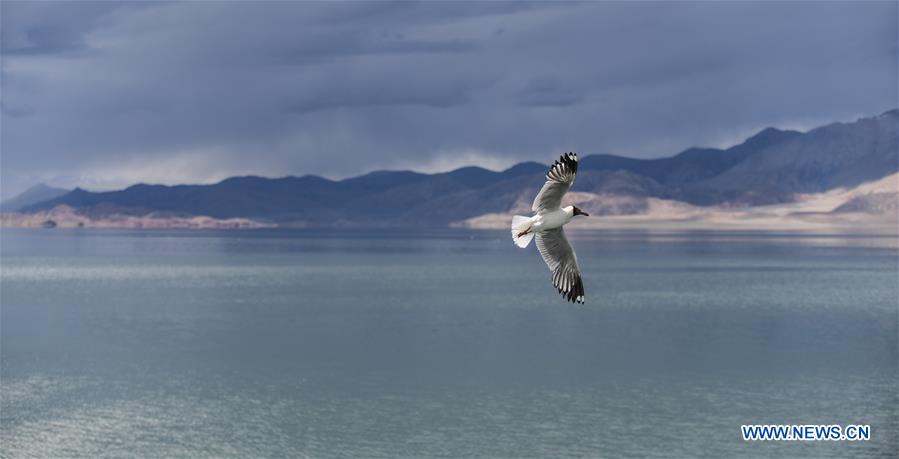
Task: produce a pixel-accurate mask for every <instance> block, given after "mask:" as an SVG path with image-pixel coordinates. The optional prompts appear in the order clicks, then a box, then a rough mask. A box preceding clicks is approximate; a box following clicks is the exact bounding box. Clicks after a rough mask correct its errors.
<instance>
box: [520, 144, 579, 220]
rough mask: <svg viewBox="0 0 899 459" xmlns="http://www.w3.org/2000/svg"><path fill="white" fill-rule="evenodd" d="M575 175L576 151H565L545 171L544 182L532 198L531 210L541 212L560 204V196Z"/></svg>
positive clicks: (566, 190) (563, 193)
mask: <svg viewBox="0 0 899 459" xmlns="http://www.w3.org/2000/svg"><path fill="white" fill-rule="evenodd" d="M575 175H577V153H565V154H564V155H562V156H561V157H560V158H559V159H558V160H557V161H556V162H554V163H553V165H552V166H550V168H549V172H547V173H546V183H544V184H543V188H541V189H540V193H538V194H537V197H536V198H535V199H534V205H532V206H531V210H533V211H534V212H542V211H544V210H555V209H558V208H559V207H560V206H561V205H562V196H565V193H567V192H568V189H569V188H571V184H572V183H574V176H575Z"/></svg>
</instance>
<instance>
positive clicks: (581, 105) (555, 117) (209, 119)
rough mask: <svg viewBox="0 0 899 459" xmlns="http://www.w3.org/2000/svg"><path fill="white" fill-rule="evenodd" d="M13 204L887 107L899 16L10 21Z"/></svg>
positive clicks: (336, 171)
mask: <svg viewBox="0 0 899 459" xmlns="http://www.w3.org/2000/svg"><path fill="white" fill-rule="evenodd" d="M0 5H2V6H0V8H2V96H0V97H2V138H0V140H2V157H0V166H2V193H3V196H4V197H9V196H11V194H12V193H15V192H18V191H21V190H22V189H24V188H26V187H27V186H30V185H32V184H34V183H37V182H41V181H43V182H47V183H50V184H54V185H59V186H65V187H73V186H82V187H86V188H89V189H108V188H113V187H122V186H126V185H129V184H132V183H135V182H150V183H185V182H190V183H209V182H214V181H217V180H219V179H221V178H224V177H227V176H230V175H243V174H259V175H266V176H283V175H290V174H293V175H303V174H309V173H311V174H320V175H324V176H326V177H331V178H341V177H347V176H352V175H356V174H360V173H364V172H368V171H371V170H376V169H397V168H411V169H414V170H420V171H428V172H432V171H439V170H449V169H452V168H455V167H458V166H462V165H468V164H479V165H481V166H484V167H487V168H491V169H502V168H504V167H506V166H508V165H511V164H514V163H516V162H519V161H523V160H537V161H540V162H544V163H546V162H550V161H551V160H552V159H553V157H554V156H556V155H557V154H558V153H560V152H562V151H567V150H575V151H578V152H580V153H582V154H592V153H603V152H609V153H617V154H622V155H627V156H633V157H656V156H668V155H671V154H674V153H677V152H678V151H680V150H682V149H684V148H686V147H689V146H727V145H730V144H734V143H738V142H739V141H741V140H742V139H744V138H745V137H746V136H748V135H751V134H753V133H754V132H755V131H758V130H760V129H761V128H763V127H765V126H777V127H783V128H798V129H807V128H810V127H814V126H817V125H820V124H825V123H828V122H831V121H852V120H854V119H856V118H858V117H860V116H869V115H875V114H878V113H880V112H883V111H886V110H888V109H891V108H894V107H896V105H897V81H899V75H897V52H899V45H897V33H899V32H897V3H896V2H879V3H859V2H852V3H837V2H826V3H812V2H802V3H790V4H783V3H773V2H752V3H708V2H703V3H629V4H624V3H586V4H579V3H553V4H548V3H546V4H544V3H520V2H516V3H498V2H489V3H477V4H472V3H459V2H440V3H385V2H365V3H346V2H341V3H330V4H324V3H309V2H303V3H299V2H296V3H291V2H277V3H275V2H271V3H250V2H245V3H242V2H221V3H215V2H194V3H153V2H150V3H138V4H134V3H132V4H123V3H110V2H102V3H86V2H82V3H77V2H76V3H65V4H55V3H48V2H37V3H15V2H11V1H3V2H2V3H0Z"/></svg>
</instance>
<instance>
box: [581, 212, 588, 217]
mask: <svg viewBox="0 0 899 459" xmlns="http://www.w3.org/2000/svg"><path fill="white" fill-rule="evenodd" d="M581 215H583V216H585V217H589V216H590V214H588V213H587V212H584V211H581Z"/></svg>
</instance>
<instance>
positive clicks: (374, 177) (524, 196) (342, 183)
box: [21, 110, 899, 227]
mask: <svg viewBox="0 0 899 459" xmlns="http://www.w3.org/2000/svg"><path fill="white" fill-rule="evenodd" d="M897 131H899V110H891V111H888V112H885V113H883V114H881V115H879V116H876V117H871V118H862V119H859V120H857V121H855V122H852V123H833V124H829V125H826V126H822V127H819V128H816V129H813V130H811V131H809V132H806V133H801V132H796V131H784V130H779V129H775V128H767V129H764V130H762V131H761V132H759V133H757V134H756V135H754V136H752V137H750V138H749V139H747V140H746V141H745V142H743V143H741V144H739V145H735V146H733V147H730V148H727V149H716V148H690V149H687V150H684V151H683V152H681V153H679V154H677V155H674V156H671V157H666V158H657V159H634V158H627V157H623V156H616V155H607V154H601V155H586V156H584V155H583V153H582V157H581V161H580V165H579V172H578V178H577V181H576V182H575V185H574V188H573V189H572V191H576V192H584V193H591V194H593V195H598V196H618V197H626V198H629V199H631V198H632V199H637V200H639V199H648V198H657V199H664V200H671V201H682V202H684V203H686V204H689V205H694V206H709V205H725V206H757V205H765V204H777V203H785V202H791V201H792V200H794V199H796V196H797V195H800V194H803V193H817V192H822V191H826V190H829V189H833V188H837V187H852V186H855V185H858V184H860V183H863V182H865V181H869V180H876V179H879V178H882V177H885V176H887V175H890V174H892V173H895V172H896V171H897V170H899V148H897V138H899V132H897ZM557 153H560V152H554V153H553V155H555V154H557ZM546 168H547V166H546V165H543V164H539V163H535V162H526V163H520V164H517V165H514V166H512V167H510V168H509V169H506V170H504V171H501V172H494V171H489V170H486V169H482V168H479V167H473V166H472V167H464V168H461V169H457V170H454V171H451V172H444V173H439V174H422V173H417V172H411V171H377V172H372V173H369V174H365V175H362V176H358V177H353V178H348V179H344V180H339V181H334V180H329V179H325V178H322V177H318V176H313V175H306V176H302V177H294V176H289V177H282V178H264V177H256V176H244V177H232V178H228V179H225V180H223V181H221V182H219V183H216V184H212V185H175V186H164V185H146V184H137V185H133V186H130V187H128V188H126V189H124V190H119V191H109V192H90V191H85V190H82V189H75V190H73V191H71V192H69V193H66V194H64V195H61V196H55V197H52V198H49V199H47V200H43V201H42V202H38V203H33V204H31V205H28V206H25V207H24V208H22V209H21V210H22V211H23V212H26V213H27V212H37V211H45V210H47V209H51V208H53V207H55V206H59V205H66V206H70V207H72V208H74V209H76V210H77V211H79V212H84V213H95V214H97V213H100V214H102V213H110V212H115V213H120V214H127V215H138V216H139V215H146V214H150V213H153V214H154V215H160V214H162V215H165V214H171V215H173V216H190V215H202V216H209V217H213V218H220V219H228V218H248V219H254V220H259V221H264V222H271V223H275V224H279V225H286V226H290V225H296V226H323V227H341V226H348V227H349V226H363V225H364V226H373V227H390V226H400V225H404V226H441V227H445V226H447V225H448V224H450V223H452V222H457V221H462V220H465V219H469V218H472V217H476V216H479V215H485V214H491V213H504V212H509V211H512V210H514V209H527V208H529V207H530V200H532V199H533V196H534V195H535V193H536V191H537V190H538V189H539V188H540V186H541V185H542V183H543V174H544V173H545V172H546ZM635 202H637V203H638V204H639V201H635ZM596 205H597V206H598V207H602V206H600V205H599V204H596ZM640 208H641V206H640V205H635V206H627V207H626V208H623V209H626V210H622V211H625V212H639V211H640ZM585 210H587V211H588V212H589V211H590V210H591V209H590V208H589V207H588V208H585ZM597 211H598V212H599V213H603V212H602V210H601V209H597Z"/></svg>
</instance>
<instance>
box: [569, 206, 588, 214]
mask: <svg viewBox="0 0 899 459" xmlns="http://www.w3.org/2000/svg"><path fill="white" fill-rule="evenodd" d="M572 207H574V215H573V216H574V217H577V216H578V215H583V216H585V217H589V216H590V214H588V213H587V212H584V211H583V210H581V209H578V207H577V206H572Z"/></svg>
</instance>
